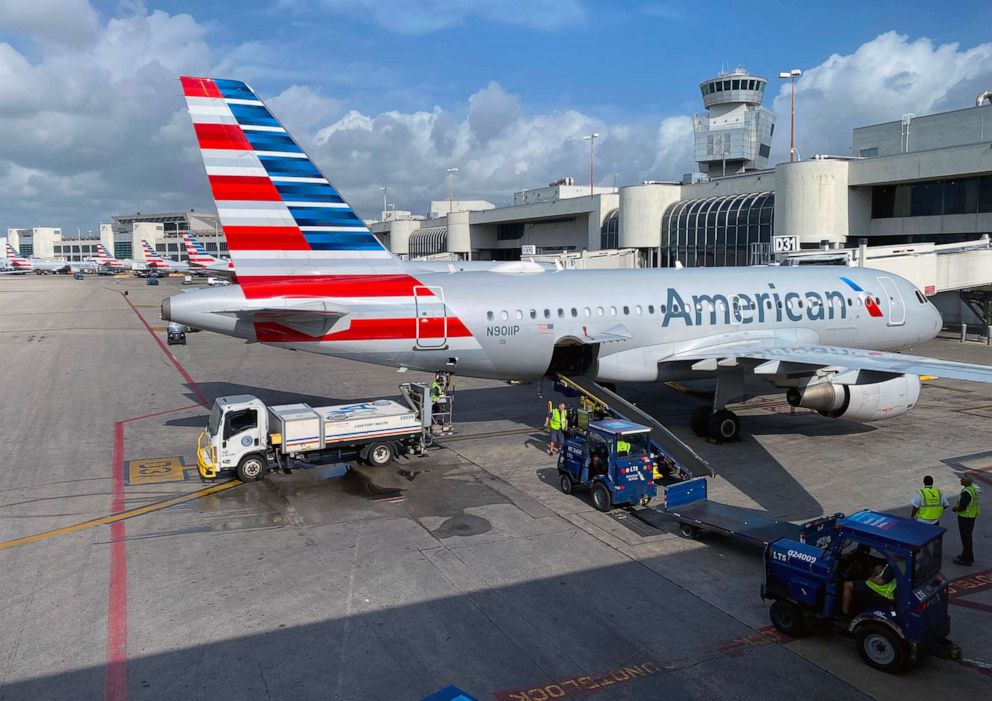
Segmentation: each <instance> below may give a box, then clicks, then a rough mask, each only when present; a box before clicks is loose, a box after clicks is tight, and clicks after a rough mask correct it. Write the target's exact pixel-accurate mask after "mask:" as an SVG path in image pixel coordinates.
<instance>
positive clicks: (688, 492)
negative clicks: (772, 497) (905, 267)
mask: <svg viewBox="0 0 992 701" xmlns="http://www.w3.org/2000/svg"><path fill="white" fill-rule="evenodd" d="M632 513H633V514H634V516H635V517H637V518H638V519H640V520H641V521H643V522H645V523H647V524H649V525H651V526H654V527H655V528H658V529H663V528H664V526H663V523H662V521H663V520H664V518H670V519H673V520H675V521H677V522H678V523H679V532H680V533H681V534H682V536H683V537H685V538H695V537H696V536H697V535H698V534H699V533H700V532H703V531H705V532H711V533H719V534H721V535H723V536H726V537H728V538H733V539H734V540H739V541H743V542H745V543H750V544H752V545H768V544H769V543H772V542H774V541H776V540H779V539H780V538H788V539H790V540H795V541H799V542H800V543H807V544H810V545H816V546H817V547H824V546H825V543H827V542H829V540H830V537H831V535H832V534H833V533H834V531H835V524H836V521H837V519H838V518H843V516H844V514H833V515H832V516H824V517H820V518H815V519H813V520H811V521H806V522H805V523H791V522H789V521H783V520H781V519H777V518H771V517H770V516H769V515H768V514H767V513H766V512H764V511H756V510H755V509H748V508H744V507H742V506H734V505H733V504H723V503H720V502H717V501H710V499H709V498H708V497H707V488H706V479H705V478H703V477H697V478H696V479H691V480H688V481H684V482H677V483H674V484H669V485H666V486H665V501H664V504H663V505H660V506H649V507H647V508H646V509H639V510H637V511H634V512H632Z"/></svg>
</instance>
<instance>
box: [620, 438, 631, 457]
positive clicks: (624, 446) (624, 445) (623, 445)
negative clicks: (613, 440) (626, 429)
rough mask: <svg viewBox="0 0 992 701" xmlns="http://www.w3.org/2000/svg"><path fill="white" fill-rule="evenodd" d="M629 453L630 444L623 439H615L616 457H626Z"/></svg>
mask: <svg viewBox="0 0 992 701" xmlns="http://www.w3.org/2000/svg"><path fill="white" fill-rule="evenodd" d="M629 452H630V443H628V442H627V441H625V440H624V439H623V438H617V455H627V454H628V453H629Z"/></svg>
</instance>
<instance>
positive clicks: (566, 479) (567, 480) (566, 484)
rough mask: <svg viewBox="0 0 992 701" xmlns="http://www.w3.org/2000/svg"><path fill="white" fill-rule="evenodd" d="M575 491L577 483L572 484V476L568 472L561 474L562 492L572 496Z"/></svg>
mask: <svg viewBox="0 0 992 701" xmlns="http://www.w3.org/2000/svg"><path fill="white" fill-rule="evenodd" d="M574 489H575V483H574V482H572V476H571V475H569V474H568V473H567V472H563V473H561V491H562V492H564V493H565V494H571V493H572V491H573V490H574Z"/></svg>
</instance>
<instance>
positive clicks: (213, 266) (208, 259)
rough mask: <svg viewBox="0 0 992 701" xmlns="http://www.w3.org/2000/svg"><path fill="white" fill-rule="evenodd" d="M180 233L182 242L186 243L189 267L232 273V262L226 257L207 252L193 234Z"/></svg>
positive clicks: (216, 272) (220, 273) (218, 272)
mask: <svg viewBox="0 0 992 701" xmlns="http://www.w3.org/2000/svg"><path fill="white" fill-rule="evenodd" d="M181 235H182V237H183V243H184V244H185V245H186V255H187V256H188V257H189V264H190V266H191V267H193V268H197V269H199V270H204V271H207V272H211V273H215V274H217V275H234V263H232V262H231V261H230V260H228V259H226V258H215V257H214V256H212V255H210V254H209V253H207V249H206V248H204V247H203V244H202V243H200V241H199V240H198V239H197V238H196V237H195V236H193V234H191V233H188V232H184V233H183V234H181Z"/></svg>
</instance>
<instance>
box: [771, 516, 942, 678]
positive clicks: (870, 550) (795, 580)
mask: <svg viewBox="0 0 992 701" xmlns="http://www.w3.org/2000/svg"><path fill="white" fill-rule="evenodd" d="M944 533H945V529H943V528H941V527H940V526H936V525H930V524H926V523H921V522H919V521H914V520H911V519H908V518H903V517H901V516H895V515H892V514H883V513H879V512H876V511H870V510H863V511H859V512H857V513H855V514H852V515H851V516H848V517H846V518H840V519H838V520H837V522H836V527H835V529H834V530H833V532H832V533H828V534H825V535H824V536H822V537H821V538H820V539H819V540H818V541H817V542H815V543H802V542H799V541H796V540H790V539H788V538H781V539H779V540H776V541H774V542H772V543H770V544H769V545H768V547H767V548H766V549H765V584H764V585H763V587H762V597H763V598H765V599H771V600H773V604H772V608H771V610H770V612H769V614H770V616H771V620H772V623H773V624H774V625H775V627H776V628H778V629H779V630H780V631H782V632H783V633H786V634H787V635H792V636H798V635H801V634H802V633H804V632H805V631H806V630H807V627H808V626H807V624H808V622H809V621H810V620H813V619H822V620H825V621H831V622H833V623H835V624H836V625H838V626H840V627H841V628H842V629H844V630H846V631H847V632H849V633H851V634H853V635H854V637H855V639H856V641H857V649H858V653H859V654H860V656H861V658H862V660H863V661H864V662H865V663H866V664H868V665H870V666H872V667H875V668H876V669H880V670H883V671H888V672H898V671H902V670H903V669H905V668H906V667H907V666H908V665H909V664H910V663H911V662H912V663H915V662H918V661H920V660H922V659H923V657H924V656H925V655H926V654H927V653H928V652H929V653H937V654H943V655H948V656H951V657H954V656H955V655H959V654H960V650H959V649H957V647H956V646H954V645H953V644H951V643H950V642H948V641H947V639H946V636H947V634H948V633H949V632H950V616H949V614H948V583H947V579H946V578H945V577H944V575H943V574H941V571H940V567H941V543H942V539H943V535H944ZM878 571H881V572H880V574H881V576H882V577H883V578H884V579H885V580H886V582H887V583H893V584H894V590H893V592H892V598H887V597H885V596H882V595H880V594H875V593H874V592H873V590H871V589H870V588H869V589H868V591H866V592H864V593H862V594H861V595H858V594H856V595H855V598H854V601H853V602H852V607H851V610H850V612H849V615H845V614H843V612H842V602H843V595H844V586H845V582H853V583H858V582H865V581H866V580H868V578H869V577H871V576H872V574H873V572H878ZM861 588H862V589H864V587H861ZM855 591H857V590H856V589H855Z"/></svg>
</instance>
